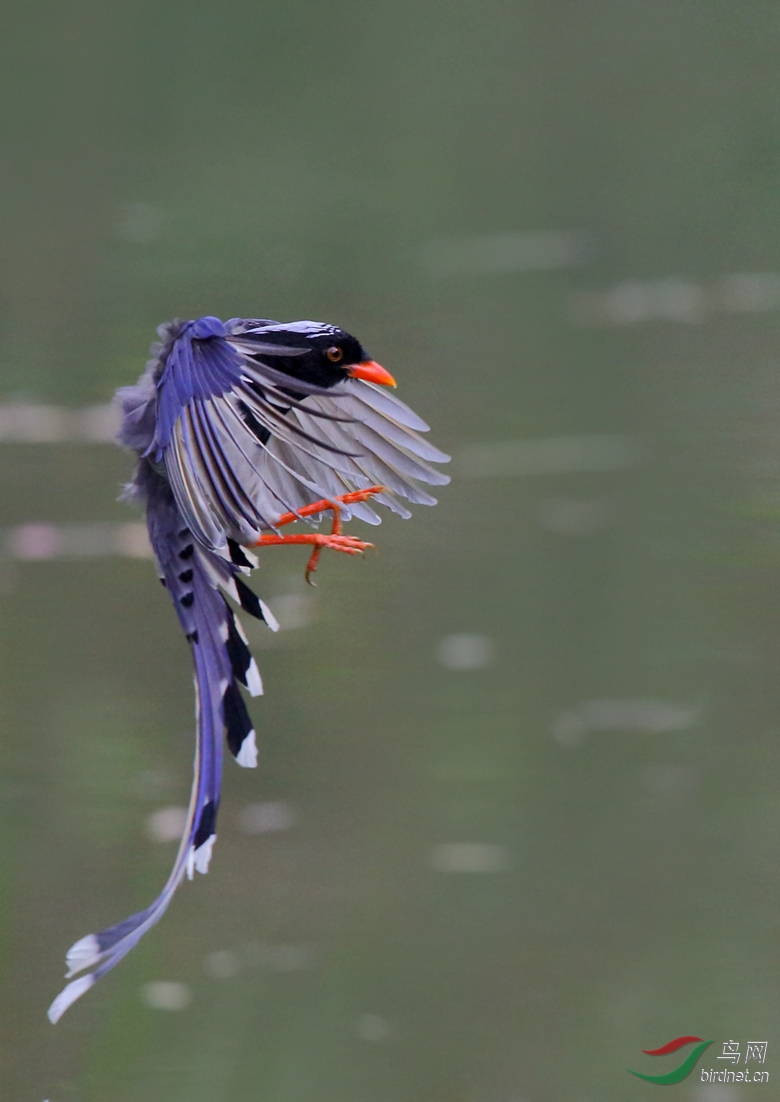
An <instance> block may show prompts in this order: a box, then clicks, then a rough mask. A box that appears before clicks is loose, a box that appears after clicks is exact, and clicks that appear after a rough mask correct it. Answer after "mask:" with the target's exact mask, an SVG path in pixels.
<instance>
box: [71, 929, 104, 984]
mask: <svg viewBox="0 0 780 1102" xmlns="http://www.w3.org/2000/svg"><path fill="white" fill-rule="evenodd" d="M99 960H100V944H99V942H98V939H97V938H96V937H95V935H94V934H87V936H86V937H83V938H81V940H80V941H77V942H76V944H75V945H71V947H70V949H68V952H67V953H66V954H65V963H66V964H67V966H68V968H69V969H70V971H69V972H68V973H67V975H66V976H65V979H67V980H69V979H70V977H71V976H75V974H76V973H77V972H80V971H81V970H82V969H83V968H89V967H90V965H92V964H97V962H98V961H99Z"/></svg>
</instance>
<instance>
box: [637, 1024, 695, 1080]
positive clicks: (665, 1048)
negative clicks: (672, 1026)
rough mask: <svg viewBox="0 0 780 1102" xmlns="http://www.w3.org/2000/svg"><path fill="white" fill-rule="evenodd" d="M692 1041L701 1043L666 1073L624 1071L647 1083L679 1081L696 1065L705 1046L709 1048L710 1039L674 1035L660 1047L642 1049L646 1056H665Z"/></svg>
mask: <svg viewBox="0 0 780 1102" xmlns="http://www.w3.org/2000/svg"><path fill="white" fill-rule="evenodd" d="M694 1041H700V1042H701V1043H700V1044H698V1045H697V1046H696V1048H695V1049H693V1050H692V1051H691V1052H689V1053H688V1055H687V1056H686V1057H685V1059H684V1060H683V1062H682V1063H681V1064H680V1066H679V1067H676V1068H675V1069H674V1070H673V1071H668V1072H667V1073H666V1075H643V1074H642V1072H641V1071H631V1068H626V1071H629V1072H631V1074H632V1075H635V1076H636V1077H637V1079H645V1080H646V1081H647V1082H648V1083H657V1084H658V1085H659V1086H669V1085H671V1084H672V1083H681V1082H682V1081H683V1079H685V1077H686V1076H688V1075H690V1074H691V1072H692V1071H693V1069H694V1068H695V1067H696V1061H697V1060H698V1059H699V1057H700V1056H701V1054H702V1053H703V1052H704V1050H705V1048H709V1046H710V1045H711V1044H712V1041H702V1039H701V1037H690V1036H686V1037H675V1039H674V1040H673V1041H667V1043H666V1044H665V1045H661V1047H660V1048H643V1049H642V1052H644V1054H645V1055H646V1056H666V1055H667V1053H669V1052H677V1050H678V1049H679V1048H682V1047H683V1046H684V1045H690V1044H692V1043H693V1042H694Z"/></svg>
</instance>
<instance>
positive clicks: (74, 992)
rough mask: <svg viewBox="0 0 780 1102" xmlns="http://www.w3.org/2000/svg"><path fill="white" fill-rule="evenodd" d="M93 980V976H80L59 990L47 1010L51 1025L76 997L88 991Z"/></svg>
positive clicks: (78, 997)
mask: <svg viewBox="0 0 780 1102" xmlns="http://www.w3.org/2000/svg"><path fill="white" fill-rule="evenodd" d="M94 982H95V977H94V976H82V977H81V979H78V980H72V981H71V982H70V983H69V984H68V986H67V987H65V988H64V989H63V990H62V991H60V993H59V995H58V996H57V998H56V999H55V1000H54V1002H53V1003H52V1004H51V1006H50V1007H49V1009H48V1011H47V1013H48V1017H49V1021H50V1022H51V1023H52V1025H54V1024H55V1023H56V1022H58V1021H59V1020H60V1018H61V1017H62V1015H63V1014H64V1013H65V1011H66V1010H67V1009H68V1007H69V1006H71V1005H72V1003H74V1002H75V1001H76V999H80V998H81V996H82V995H83V994H84V992H85V991H89V989H90V987H91V986H92V984H93V983H94Z"/></svg>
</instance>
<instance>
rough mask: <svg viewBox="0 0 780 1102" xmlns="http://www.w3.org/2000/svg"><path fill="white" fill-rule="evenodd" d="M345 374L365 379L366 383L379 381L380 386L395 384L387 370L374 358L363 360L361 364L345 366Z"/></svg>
mask: <svg viewBox="0 0 780 1102" xmlns="http://www.w3.org/2000/svg"><path fill="white" fill-rule="evenodd" d="M347 375H350V376H351V377H352V378H353V379H365V380H366V382H367V383H379V385H380V386H397V385H398V384H397V383H396V381H395V379H394V378H393V376H392V375H391V374H390V372H389V371H385V369H384V368H383V367H382V365H381V364H378V363H377V362H376V360H364V361H363V363H362V364H353V365H352V367H348V368H347Z"/></svg>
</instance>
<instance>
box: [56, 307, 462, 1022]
mask: <svg viewBox="0 0 780 1102" xmlns="http://www.w3.org/2000/svg"><path fill="white" fill-rule="evenodd" d="M312 324H314V323H304V322H301V323H293V324H292V325H291V326H289V327H285V328H286V329H287V330H288V331H289V332H291V333H296V332H306V331H307V327H308V328H311V326H312ZM274 325H275V323H271V322H261V321H256V322H252V321H241V320H240V319H234V320H233V321H232V322H228V323H227V324H226V325H223V323H222V322H220V321H219V319H216V318H201V319H199V320H198V321H197V322H188V323H181V322H179V323H171V325H169V326H164V327H162V328H161V330H160V331H159V332H160V336H161V338H162V344H160V345H158V346H155V348H154V349H153V351H155V352H156V354H157V358H156V359H154V360H152V361H151V362H150V364H149V365H148V369H147V372H146V374H145V375H144V376H142V378H141V379H140V380H139V383H138V384H137V385H136V386H135V387H127V388H124V389H123V390H121V391H119V393H118V397H119V400H120V402H121V405H122V412H123V421H122V429H121V432H120V437H119V439H120V441H121V442H122V443H124V444H126V445H127V446H129V447H132V448H134V449H135V450H136V451H137V452H138V454H139V455H140V457H141V459H140V463H139V467H138V471H137V473H136V477H135V480H134V483H133V484H132V486H131V487H129V488H128V496H130V497H135V498H137V499H142V500H144V501H145V504H146V509H147V522H148V527H149V535H150V539H151V542H152V546H153V548H154V552H155V556H156V558H157V562H158V566H159V571H160V576H161V579H162V581H163V583H164V585H165V586H166V587H167V589H168V592H169V593H170V596H171V598H172V600H173V604H174V607H175V609H176V613H177V615H178V617H179V621H180V623H181V626H182V629H183V630H184V633H185V635H186V636H187V639H188V641H189V643H190V646H191V648H192V654H193V664H194V667H195V696H196V721H197V741H196V752H195V765H194V777H193V785H192V793H191V798H190V804H189V809H188V812H187V818H186V824H185V828H184V833H183V837H182V841H181V845H180V847H179V851H178V854H177V857H176V860H175V862H174V865H173V869H172V871H171V874H170V876H169V878H168V880H167V882H166V884H165V886H164V888H163V890H162V892H161V893H160V895H159V896H158V897H157V899H156V900H155V901H154V902H153V903H152V904H151V905H150V906H149V907H146V908H145V909H144V910H142V911H139V912H137V913H136V914H134V915H131V917H130V918H127V919H125V920H124V921H122V922H120V923H118V924H116V925H114V926H111V927H109V928H108V929H106V930H102V931H101V932H100V933H97V934H89V935H87V937H85V938H82V939H81V940H80V941H78V942H76V944H75V945H74V946H73V947H72V948H71V949H70V951H69V953H68V954H67V963H68V968H69V971H68V978H70V977H71V976H74V975H76V974H77V973H79V972H82V971H84V970H85V969H90V971H89V972H88V973H87V974H86V975H83V976H81V977H79V978H77V979H74V980H72V981H71V982H70V983H69V984H68V985H67V986H66V987H65V988H64V990H63V991H62V992H61V993H60V994H59V995H58V996H57V998H56V999H55V1000H54V1002H53V1003H52V1005H51V1007H50V1008H49V1017H50V1019H51V1020H52V1021H53V1022H55V1021H57V1020H58V1019H59V1018H60V1017H61V1015H62V1014H63V1013H64V1012H65V1010H67V1008H68V1007H69V1006H70V1005H71V1004H72V1003H73V1002H74V1001H75V1000H76V999H77V998H79V996H80V995H82V994H83V993H84V992H85V991H86V990H88V988H90V987H91V986H92V985H93V984H94V983H95V982H96V981H97V980H98V979H100V977H101V976H103V975H105V974H106V972H108V971H110V970H111V969H112V968H113V967H114V966H115V965H116V964H118V962H119V961H120V960H121V959H122V957H124V956H125V954H126V953H128V952H129V951H130V950H131V949H132V948H133V946H134V945H136V944H137V942H138V941H139V940H140V938H141V937H142V936H143V935H144V933H146V931H147V930H149V929H150V928H151V927H152V926H154V924H155V923H156V922H158V921H159V920H160V918H161V917H162V915H163V914H164V913H165V910H166V909H167V907H168V905H169V903H170V901H171V898H172V897H173V894H174V892H175V891H176V888H177V887H178V885H179V883H180V882H181V880H182V879H183V878H184V876H185V875H186V876H189V877H192V875H193V874H194V872H196V871H197V872H204V873H205V872H206V871H207V869H208V864H209V860H210V856H211V849H212V846H213V844H214V841H215V840H216V819H217V811H218V808H219V798H220V785H221V773H222V744H223V739H225V738H226V740H227V744H228V748H229V749H230V751H231V752H232V753H233V755H234V757H235V758H236V760H237V761H238V763H239V764H240V765H243V766H250V767H251V766H254V765H255V764H256V761H257V749H256V744H255V732H254V730H253V728H252V722H251V720H250V718H249V714H248V712H247V708H246V704H245V703H244V699H243V697H242V695H241V691H240V688H239V686H243V687H244V688H246V689H247V690H248V691H249V693H250V694H251V695H253V696H255V695H258V694H259V693H261V692H262V682H261V680H260V673H259V671H258V669H257V666H256V664H255V662H254V659H253V658H252V656H251V654H250V652H249V647H248V645H247V640H246V637H245V635H244V633H243V630H242V628H241V625H240V623H239V621H238V619H237V618H236V616H235V614H234V612H233V610H232V608H231V607H230V605H229V604H228V602H227V600H226V599H225V597H224V596H223V595H222V593H221V592H220V590H223V591H224V592H225V593H226V594H227V595H228V596H229V597H230V598H232V599H233V600H234V601H235V602H236V603H237V604H238V605H240V606H241V608H242V609H244V610H245V611H246V612H248V613H249V614H250V615H252V616H256V617H258V618H259V619H262V620H265V621H266V622H267V623H268V625H269V626H270V627H271V628H273V629H274V630H276V628H278V624H276V621H275V620H274V618H273V616H272V615H271V613H270V611H269V610H268V609H267V608H266V607H265V605H264V604H263V603H262V601H260V600H259V598H258V597H257V596H256V595H255V594H254V593H253V592H252V590H251V589H249V587H248V586H247V585H246V584H245V583H244V582H243V581H242V578H241V574H245V573H249V572H250V571H251V569H252V567H253V566H254V565H256V562H257V560H256V559H255V558H254V556H253V555H252V554H251V552H249V551H247V550H246V549H245V548H246V546H247V545H249V546H251V545H252V544H254V543H256V542H257V540H258V538H259V536H260V535H261V534H262V533H263V532H264V531H269V530H273V529H274V526H275V525H276V524H277V522H278V521H279V519H280V517H281V515H282V514H283V513H289V512H293V513H294V512H296V511H298V510H300V509H301V508H303V507H304V506H306V505H309V504H311V503H313V502H317V501H320V500H321V499H323V498H324V499H326V500H327V499H333V498H336V497H338V496H341V495H343V494H345V493H349V492H350V491H353V490H359V489H366V488H368V487H372V486H375V485H377V484H379V483H381V484H382V485H383V486H384V487H385V489H384V490H383V492H382V493H381V494H377V495H375V496H374V498H373V499H372V504H381V505H385V506H387V507H388V508H390V509H391V510H393V511H394V512H396V513H398V514H400V515H401V516H402V517H408V516H409V515H410V513H409V510H408V509H407V508H406V506H405V504H404V500H407V501H410V502H413V503H418V504H426V505H432V504H435V500H436V499H435V498H434V497H432V496H431V495H430V494H429V493H428V492H427V490H425V489H423V485H432V486H439V485H443V484H444V483H446V482H448V481H449V479H448V478H447V477H446V476H445V475H443V474H441V473H440V472H439V471H437V470H436V469H435V468H434V467H431V466H430V464H431V463H443V462H446V461H447V459H448V456H446V455H444V454H443V453H442V452H440V451H439V450H438V449H437V448H434V447H433V446H432V445H431V444H429V443H428V441H427V440H424V439H423V438H422V437H421V436H420V435H419V434H420V433H424V432H427V431H428V426H427V425H426V424H425V422H424V421H422V420H421V419H420V418H419V417H418V416H417V414H415V413H414V412H413V411H412V410H410V409H409V408H408V407H407V406H405V405H404V404H403V402H401V401H399V400H398V399H397V398H396V397H394V396H393V395H391V394H389V393H387V392H386V391H385V390H384V389H382V388H379V387H376V386H374V385H373V384H371V383H367V382H365V381H363V380H359V379H349V380H347V381H345V382H344V383H343V384H340V385H338V386H335V387H331V388H330V389H328V388H324V387H321V386H315V385H313V384H311V383H307V382H303V381H301V380H299V379H293V378H292V376H291V375H287V374H285V373H284V372H282V371H280V370H278V369H277V368H276V367H274V366H273V364H272V363H269V362H268V360H269V359H270V360H272V359H273V357H274V355H278V354H279V345H277V344H275V343H273V342H269V341H268V340H263V335H262V327H263V326H265V327H267V329H266V331H269V330H270V329H271V328H273V327H274ZM277 328H279V327H278V326H277ZM320 328H321V329H324V330H326V331H330V327H320ZM252 329H259V330H261V332H259V333H257V334H253V332H252ZM307 350H308V349H307V348H305V347H304V348H296V347H290V346H289V345H285V346H284V355H285V356H287V357H289V356H292V357H293V358H294V357H295V356H296V355H298V354H301V355H302V354H304V353H305V352H306V351H307ZM351 516H356V517H360V518H361V519H363V520H365V521H366V522H367V523H369V524H378V523H379V521H380V518H379V516H378V515H377V513H376V512H375V511H374V510H373V509H372V508H371V506H370V505H369V504H368V503H366V502H358V503H355V504H352V505H350V506H344V517H345V519H347V520H348V519H349V518H350V517H351ZM307 522H308V523H314V524H316V523H317V518H314V519H313V520H312V519H308V520H307ZM241 545H244V546H241Z"/></svg>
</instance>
